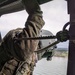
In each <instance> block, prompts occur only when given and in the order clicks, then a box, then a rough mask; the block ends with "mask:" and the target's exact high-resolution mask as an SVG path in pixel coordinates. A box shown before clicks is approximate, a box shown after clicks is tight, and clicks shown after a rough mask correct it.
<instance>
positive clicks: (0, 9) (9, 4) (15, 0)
mask: <svg viewBox="0 0 75 75" xmlns="http://www.w3.org/2000/svg"><path fill="white" fill-rule="evenodd" d="M37 1H38V3H39V4H44V3H46V2H49V1H51V0H37ZM21 10H24V6H23V4H22V0H0V15H3V14H7V13H12V12H17V11H21Z"/></svg>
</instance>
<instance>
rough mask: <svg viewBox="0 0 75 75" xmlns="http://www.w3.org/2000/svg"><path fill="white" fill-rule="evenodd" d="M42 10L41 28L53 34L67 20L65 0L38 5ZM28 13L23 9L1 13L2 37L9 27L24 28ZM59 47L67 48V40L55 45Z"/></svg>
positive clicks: (60, 28)
mask: <svg viewBox="0 0 75 75" xmlns="http://www.w3.org/2000/svg"><path fill="white" fill-rule="evenodd" d="M40 7H41V9H42V11H43V18H44V21H45V25H44V27H43V28H42V29H45V30H49V31H50V32H52V33H53V34H54V35H56V33H57V32H58V31H60V30H62V28H63V26H64V24H65V23H67V22H68V21H69V15H68V12H67V2H66V1H65V0H54V1H51V2H48V3H45V4H43V5H41V6H40ZM27 17H28V14H27V13H26V11H25V10H23V11H20V12H16V13H11V14H6V15H2V16H1V17H0V31H1V34H2V37H4V35H5V34H6V33H7V32H8V31H9V30H11V29H16V28H18V27H19V28H24V27H25V26H24V25H25V22H26V20H27ZM57 46H58V47H59V48H68V41H67V42H64V43H60V44H58V45H57Z"/></svg>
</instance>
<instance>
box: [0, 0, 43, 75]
mask: <svg viewBox="0 0 75 75" xmlns="http://www.w3.org/2000/svg"><path fill="white" fill-rule="evenodd" d="M22 3H23V5H24V7H25V9H26V11H27V13H28V14H29V16H28V19H27V21H26V23H25V28H23V29H22V28H18V29H14V30H11V31H9V32H8V33H7V34H6V36H5V37H4V38H3V41H2V42H1V45H0V75H32V72H33V69H34V66H35V60H36V58H37V56H36V54H35V53H34V51H35V50H37V45H38V41H36V40H15V38H17V39H19V38H24V37H36V36H38V35H39V32H40V30H41V28H42V27H43V25H44V21H43V18H42V11H41V9H40V6H39V5H38V2H37V0H22Z"/></svg>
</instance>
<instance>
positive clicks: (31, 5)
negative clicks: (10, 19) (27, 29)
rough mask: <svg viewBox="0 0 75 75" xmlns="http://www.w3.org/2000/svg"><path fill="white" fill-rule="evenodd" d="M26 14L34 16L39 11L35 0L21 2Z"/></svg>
mask: <svg viewBox="0 0 75 75" xmlns="http://www.w3.org/2000/svg"><path fill="white" fill-rule="evenodd" d="M22 3H23V4H24V7H25V8H26V11H27V13H28V14H34V13H35V12H37V11H39V10H40V7H39V4H38V2H37V0H22Z"/></svg>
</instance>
